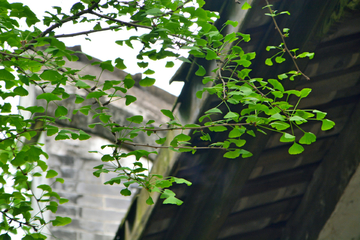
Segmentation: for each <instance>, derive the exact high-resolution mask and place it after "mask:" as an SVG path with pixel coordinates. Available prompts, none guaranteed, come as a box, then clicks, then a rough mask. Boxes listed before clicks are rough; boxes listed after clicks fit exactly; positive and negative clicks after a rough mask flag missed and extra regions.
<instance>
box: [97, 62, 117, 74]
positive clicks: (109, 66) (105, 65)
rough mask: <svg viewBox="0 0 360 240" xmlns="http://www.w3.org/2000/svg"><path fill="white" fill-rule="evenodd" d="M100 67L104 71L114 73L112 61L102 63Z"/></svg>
mask: <svg viewBox="0 0 360 240" xmlns="http://www.w3.org/2000/svg"><path fill="white" fill-rule="evenodd" d="M100 67H101V69H102V70H108V71H110V72H113V71H114V66H113V65H112V63H111V60H108V61H105V62H102V63H100Z"/></svg>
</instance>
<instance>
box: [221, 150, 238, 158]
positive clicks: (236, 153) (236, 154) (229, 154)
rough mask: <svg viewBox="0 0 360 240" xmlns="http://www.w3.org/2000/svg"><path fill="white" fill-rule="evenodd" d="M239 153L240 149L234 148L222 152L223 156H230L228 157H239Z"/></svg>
mask: <svg viewBox="0 0 360 240" xmlns="http://www.w3.org/2000/svg"><path fill="white" fill-rule="evenodd" d="M240 154H241V151H240V149H235V150H234V151H228V152H226V153H225V154H224V156H223V157H224V158H230V159H234V158H237V157H239V156H240Z"/></svg>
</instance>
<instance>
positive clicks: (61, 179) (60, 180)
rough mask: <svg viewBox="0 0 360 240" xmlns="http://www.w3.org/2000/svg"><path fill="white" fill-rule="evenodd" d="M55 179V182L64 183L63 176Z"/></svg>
mask: <svg viewBox="0 0 360 240" xmlns="http://www.w3.org/2000/svg"><path fill="white" fill-rule="evenodd" d="M55 181H56V182H59V183H64V182H65V181H64V179H63V178H56V180H55Z"/></svg>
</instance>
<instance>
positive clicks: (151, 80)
mask: <svg viewBox="0 0 360 240" xmlns="http://www.w3.org/2000/svg"><path fill="white" fill-rule="evenodd" d="M155 81H156V80H155V79H154V78H149V77H146V78H144V79H141V80H140V82H139V84H140V86H142V87H150V86H152V85H154V83H155Z"/></svg>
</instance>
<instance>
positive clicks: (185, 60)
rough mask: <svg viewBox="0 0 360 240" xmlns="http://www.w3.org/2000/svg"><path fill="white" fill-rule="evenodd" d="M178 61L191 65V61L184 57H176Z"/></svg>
mask: <svg viewBox="0 0 360 240" xmlns="http://www.w3.org/2000/svg"><path fill="white" fill-rule="evenodd" d="M178 59H179V60H180V61H183V62H186V63H191V61H190V60H189V59H188V58H185V57H178Z"/></svg>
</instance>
